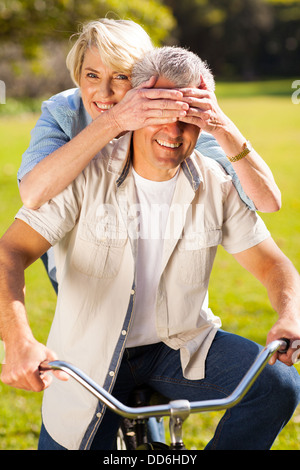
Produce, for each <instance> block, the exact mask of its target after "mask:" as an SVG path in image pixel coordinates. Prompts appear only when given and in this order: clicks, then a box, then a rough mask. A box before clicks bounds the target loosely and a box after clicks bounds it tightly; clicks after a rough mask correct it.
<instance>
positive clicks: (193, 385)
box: [39, 331, 300, 450]
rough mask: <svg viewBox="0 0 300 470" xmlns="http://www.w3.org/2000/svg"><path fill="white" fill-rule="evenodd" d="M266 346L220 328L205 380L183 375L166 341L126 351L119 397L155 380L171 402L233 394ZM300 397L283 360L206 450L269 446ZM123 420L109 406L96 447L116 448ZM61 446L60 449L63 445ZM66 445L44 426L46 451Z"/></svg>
mask: <svg viewBox="0 0 300 470" xmlns="http://www.w3.org/2000/svg"><path fill="white" fill-rule="evenodd" d="M260 349H261V347H260V346H258V345H257V344H255V343H253V342H252V341H249V340H247V339H245V338H242V337H240V336H237V335H233V334H230V333H226V332H224V331H218V333H217V334H216V337H215V339H214V341H213V344H212V346H211V348H210V350H209V353H208V356H207V359H206V376H205V378H204V379H203V380H187V379H185V378H184V377H183V375H182V370H181V365H180V352H179V351H174V350H172V349H170V348H169V347H168V346H166V345H165V344H163V343H158V344H155V345H150V346H142V347H138V348H129V349H126V350H125V353H124V357H123V360H122V363H121V366H120V371H119V374H118V377H117V380H116V384H115V387H114V391H113V395H114V396H115V397H116V398H118V399H119V400H120V401H122V402H124V403H126V402H127V400H128V397H129V395H130V392H131V391H132V389H133V388H134V387H135V386H136V385H141V384H145V383H147V384H149V385H150V386H151V387H152V388H153V389H155V390H157V391H158V392H159V393H161V394H162V395H164V396H165V397H167V398H168V399H170V400H176V399H181V398H184V399H187V400H189V401H194V400H197V401H198V400H208V399H214V398H224V397H226V396H228V395H229V394H230V393H231V392H232V391H233V390H234V389H235V387H236V386H237V385H238V383H239V382H240V380H241V378H242V377H243V376H244V375H245V373H246V371H247V370H248V369H249V367H250V366H251V364H252V363H253V361H254V359H255V357H256V356H257V354H258V353H259V351H260ZM299 401H300V376H299V374H298V372H297V371H296V369H295V368H294V367H288V366H285V365H284V364H282V363H281V362H279V361H277V362H276V364H275V365H274V366H269V365H267V367H266V368H265V369H264V371H263V372H262V374H261V375H260V376H259V378H258V379H257V380H256V382H255V384H254V385H253V386H252V388H251V389H250V391H249V392H248V393H247V394H246V396H245V397H244V399H243V400H242V401H241V403H239V404H238V405H237V406H235V407H234V408H232V409H230V410H227V411H226V413H225V414H224V416H223V417H222V418H221V420H220V422H219V424H218V426H217V429H216V431H215V434H214V436H213V437H212V439H211V441H210V442H209V443H208V445H207V446H206V449H210V450H213V449H216V450H217V449H220V450H221V449H228V450H242V449H243V450H247V449H249V450H260V449H261V450H267V449H270V448H271V446H272V444H273V442H274V440H275V438H276V437H277V435H278V434H279V433H280V431H281V430H282V428H283V427H284V426H285V425H286V423H287V422H288V421H289V419H290V418H291V416H292V415H293V413H294V411H295V408H296V407H297V405H298V403H299ZM119 423H120V418H119V417H118V416H117V415H115V414H114V413H113V412H112V411H110V410H106V412H105V415H104V418H103V421H102V423H101V425H100V427H99V429H98V431H97V434H96V436H95V438H94V441H93V444H92V447H91V449H94V450H103V449H104V450H110V449H112V448H113V443H114V440H115V435H116V432H117V429H118V426H119ZM57 446H58V447H57ZM54 448H56V449H57V448H60V449H63V448H62V447H61V446H59V445H58V444H56V443H55V442H54V441H53V440H52V439H51V438H50V436H49V435H48V434H47V432H46V430H45V429H44V428H43V430H42V432H41V438H40V445H39V449H40V450H46V449H47V450H49V449H54Z"/></svg>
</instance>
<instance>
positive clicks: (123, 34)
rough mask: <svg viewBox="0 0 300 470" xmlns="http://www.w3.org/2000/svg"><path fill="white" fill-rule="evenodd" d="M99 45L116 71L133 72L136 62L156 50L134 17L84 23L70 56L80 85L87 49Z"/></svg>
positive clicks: (105, 60) (73, 74)
mask: <svg viewBox="0 0 300 470" xmlns="http://www.w3.org/2000/svg"><path fill="white" fill-rule="evenodd" d="M92 47H97V48H98V50H99V54H100V57H101V60H102V62H103V63H104V65H106V66H107V67H110V68H111V69H112V70H113V71H115V72H124V73H126V74H129V75H130V74H131V70H132V67H133V65H134V63H135V62H136V61H137V60H139V59H141V58H142V57H143V55H144V54H145V52H147V51H149V50H151V49H153V45H152V42H151V39H150V37H149V36H148V34H147V33H146V31H144V29H143V28H142V27H141V26H140V25H138V24H137V23H135V22H134V21H130V20H113V19H108V18H102V19H100V20H97V21H91V22H89V23H87V24H84V25H83V26H82V29H81V31H80V32H79V33H78V39H77V41H76V42H75V44H74V45H73V47H72V49H71V50H70V52H69V54H68V56H67V61H66V63H67V67H68V70H69V71H70V74H71V78H72V80H73V82H74V83H75V84H76V85H77V86H80V75H81V70H82V64H83V61H84V56H85V53H86V50H87V49H90V48H92Z"/></svg>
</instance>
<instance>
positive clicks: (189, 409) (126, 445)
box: [41, 338, 289, 450]
mask: <svg viewBox="0 0 300 470" xmlns="http://www.w3.org/2000/svg"><path fill="white" fill-rule="evenodd" d="M288 348H289V340H287V339H284V338H283V339H281V340H276V341H273V342H272V343H270V344H268V345H267V346H265V348H264V349H263V350H262V351H261V352H260V354H259V355H258V356H257V358H256V359H255V361H254V363H253V364H252V366H251V367H250V368H249V370H248V372H247V373H246V374H245V376H244V377H243V379H242V380H241V382H240V383H239V384H238V386H237V387H236V389H235V390H234V391H233V392H232V393H231V394H230V395H229V396H228V397H226V398H222V399H215V400H205V401H195V402H189V401H188V400H184V399H182V400H173V401H170V402H169V403H164V404H158V405H147V404H145V403H146V402H148V400H149V397H147V394H148V390H147V389H146V396H145V398H146V399H145V400H144V399H143V400H142V405H141V400H140V396H141V395H140V394H137V397H138V398H137V399H135V401H134V404H137V405H138V406H127V405H124V404H123V403H121V402H120V401H119V400H117V399H116V398H114V397H113V396H112V395H111V394H110V393H108V392H107V391H106V390H104V389H103V388H102V387H100V386H99V385H98V384H97V383H95V382H94V381H93V380H92V379H91V378H90V377H88V376H87V375H86V374H85V373H84V372H82V371H81V370H80V369H78V368H77V367H75V366H73V365H72V364H69V363H67V362H64V361H60V360H57V361H52V362H49V363H47V364H43V365H42V367H41V370H43V371H49V370H53V371H54V370H61V371H64V372H66V373H67V374H69V375H70V376H71V377H73V378H74V379H75V380H77V382H79V383H80V384H81V385H82V386H83V387H85V388H86V389H87V390H88V391H89V392H91V393H92V394H93V395H94V396H95V397H96V398H98V399H99V400H100V401H101V402H102V403H104V404H105V405H106V406H107V407H108V408H109V409H110V410H112V411H113V412H115V413H117V414H118V415H120V416H122V418H123V423H122V426H121V428H120V430H119V434H118V437H119V445H118V449H119V450H147V449H148V450H159V449H160V450H164V449H165V450H167V449H169V450H186V447H185V445H184V442H183V437H182V425H183V422H184V421H185V420H186V419H187V418H188V416H189V415H190V413H200V412H204V411H220V410H226V409H229V408H232V407H233V406H235V405H237V404H238V403H239V402H240V401H241V400H242V398H243V397H244V396H245V395H246V393H247V392H248V390H249V389H250V387H251V386H252V385H253V383H254V382H255V380H256V379H257V377H258V376H259V374H260V373H261V372H262V370H263V369H264V367H265V366H266V364H267V363H268V361H269V359H270V357H271V356H272V355H273V354H274V353H275V352H279V353H282V354H284V353H286V352H287V350H288ZM150 417H156V418H163V417H169V431H170V439H171V443H170V445H167V444H165V443H162V442H149V441H148V438H147V426H146V422H147V420H148V419H149V418H150ZM126 420H127V421H126ZM122 429H123V431H122ZM124 429H125V433H124ZM128 430H129V431H128ZM126 432H127V434H128V433H129V434H130V435H129V436H128V435H127V436H126ZM127 438H130V439H127Z"/></svg>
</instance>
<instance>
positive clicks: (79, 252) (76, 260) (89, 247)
mask: <svg viewBox="0 0 300 470" xmlns="http://www.w3.org/2000/svg"><path fill="white" fill-rule="evenodd" d="M127 238H128V237H127V231H126V230H125V229H123V228H121V227H120V226H119V225H116V224H112V223H101V222H93V221H91V222H90V221H88V222H83V223H82V224H81V226H80V227H79V229H78V233H77V239H76V243H75V247H74V250H73V254H72V258H73V259H72V262H73V266H74V267H75V269H77V270H78V271H80V272H81V273H83V274H85V275H87V276H92V277H97V278H102V279H113V278H114V277H116V275H117V274H118V272H119V270H120V266H121V261H122V258H123V253H124V248H125V244H126V241H127Z"/></svg>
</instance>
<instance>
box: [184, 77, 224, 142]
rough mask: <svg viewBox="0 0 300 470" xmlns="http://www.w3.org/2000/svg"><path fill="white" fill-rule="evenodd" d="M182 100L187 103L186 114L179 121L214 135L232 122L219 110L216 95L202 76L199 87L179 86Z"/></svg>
mask: <svg viewBox="0 0 300 470" xmlns="http://www.w3.org/2000/svg"><path fill="white" fill-rule="evenodd" d="M180 91H181V92H182V93H183V98H182V101H185V102H186V103H187V104H188V105H189V110H188V112H187V115H186V116H185V117H183V118H180V120H181V121H183V122H186V123H189V124H194V125H196V126H198V127H200V129H202V130H203V131H205V132H208V133H210V134H212V135H214V136H215V137H216V135H217V134H218V133H221V132H222V131H224V130H226V128H227V127H228V126H230V125H231V124H232V122H231V121H230V119H229V118H228V117H227V116H226V115H225V114H224V112H223V111H222V110H221V108H220V106H219V104H218V101H217V98H216V95H215V93H214V92H213V91H209V90H208V88H207V86H206V84H205V82H204V80H203V78H202V81H201V85H200V88H181V89H180Z"/></svg>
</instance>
